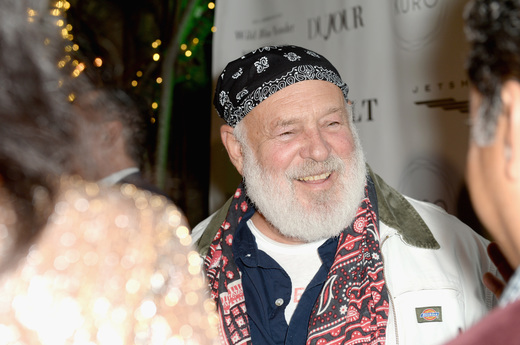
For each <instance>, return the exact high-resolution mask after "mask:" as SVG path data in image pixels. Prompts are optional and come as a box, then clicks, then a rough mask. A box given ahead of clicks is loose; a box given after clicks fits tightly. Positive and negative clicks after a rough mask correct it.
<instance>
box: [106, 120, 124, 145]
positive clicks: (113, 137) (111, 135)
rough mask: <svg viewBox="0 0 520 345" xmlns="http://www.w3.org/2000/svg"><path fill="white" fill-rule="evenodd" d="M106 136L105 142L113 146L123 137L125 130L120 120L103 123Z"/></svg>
mask: <svg viewBox="0 0 520 345" xmlns="http://www.w3.org/2000/svg"><path fill="white" fill-rule="evenodd" d="M103 126H104V130H105V132H104V136H103V142H104V143H105V144H106V145H109V146H113V145H115V143H116V142H117V141H118V140H119V139H120V138H121V135H122V133H121V132H122V131H123V124H122V123H121V122H120V121H109V122H105V123H104V124H103Z"/></svg>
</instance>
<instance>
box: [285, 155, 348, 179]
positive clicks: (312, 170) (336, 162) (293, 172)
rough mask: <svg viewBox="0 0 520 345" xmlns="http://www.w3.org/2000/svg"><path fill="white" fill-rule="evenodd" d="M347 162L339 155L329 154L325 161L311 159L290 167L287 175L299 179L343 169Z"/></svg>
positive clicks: (289, 177)
mask: <svg viewBox="0 0 520 345" xmlns="http://www.w3.org/2000/svg"><path fill="white" fill-rule="evenodd" d="M344 169H345V162H343V160H342V159H341V158H339V157H338V156H329V157H328V158H327V159H326V160H325V161H323V162H317V161H315V160H312V159H309V160H306V161H304V162H303V163H302V164H300V165H298V166H294V167H291V168H289V169H288V170H287V171H286V173H285V176H286V177H287V178H288V179H298V178H303V177H306V176H313V175H320V174H323V173H326V172H333V171H343V170H344Z"/></svg>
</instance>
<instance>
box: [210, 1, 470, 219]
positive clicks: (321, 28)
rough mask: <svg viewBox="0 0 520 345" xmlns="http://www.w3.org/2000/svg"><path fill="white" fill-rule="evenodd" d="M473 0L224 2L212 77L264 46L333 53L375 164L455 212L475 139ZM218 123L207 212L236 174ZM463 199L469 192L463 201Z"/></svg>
mask: <svg viewBox="0 0 520 345" xmlns="http://www.w3.org/2000/svg"><path fill="white" fill-rule="evenodd" d="M465 3H466V0H324V1H317V0H218V1H217V2H216V4H217V7H216V13H215V16H216V19H215V25H216V28H217V31H216V33H215V34H214V40H213V76H214V80H215V79H216V77H217V76H218V75H219V74H220V72H221V71H222V69H223V68H224V67H225V65H226V64H227V62H229V61H231V60H233V59H235V58H237V57H239V56H241V55H242V54H244V53H246V52H248V51H250V50H253V49H256V48H258V47H260V46H263V45H271V44H296V45H300V46H303V47H306V48H310V49H312V50H315V51H317V52H319V53H321V54H323V55H324V56H326V57H327V58H328V59H329V60H330V61H331V62H332V63H333V64H334V65H335V66H336V67H337V69H338V70H339V72H340V74H341V76H342V78H343V80H344V81H345V82H346V83H347V84H348V85H349V87H350V95H349V96H350V97H349V98H351V99H352V100H353V102H354V104H355V122H356V124H357V126H358V128H359V131H360V136H361V141H362V143H363V147H364V150H365V153H366V156H367V160H368V162H369V164H370V165H371V166H372V168H373V169H374V170H375V171H376V172H377V173H378V174H379V175H381V176H382V177H383V178H384V179H385V180H386V181H387V182H388V183H389V184H391V185H392V186H394V187H395V188H396V189H398V190H399V191H401V192H403V193H404V194H406V195H409V196H412V197H415V198H417V199H421V200H428V201H431V202H434V203H436V204H438V205H440V206H442V207H443V208H445V209H446V210H447V211H448V212H450V213H452V214H457V210H458V203H459V195H460V193H461V189H462V188H463V181H464V169H465V155H466V148H467V140H468V127H467V125H466V124H467V116H468V114H467V111H468V102H467V100H468V91H469V90H468V89H469V84H468V81H467V77H466V75H465V71H464V62H465V57H466V52H467V45H466V42H465V36H464V32H463V20H462V12H463V8H464V4H465ZM221 124H222V122H221V121H220V119H219V118H218V117H217V115H216V114H214V116H213V123H212V162H211V166H212V167H211V169H212V172H211V191H210V211H214V210H215V209H216V208H218V207H219V206H220V205H221V204H222V203H223V202H224V201H225V199H226V198H227V197H228V196H229V195H231V194H232V193H233V192H234V190H235V188H236V186H237V185H238V182H239V181H240V178H239V176H238V175H237V174H236V173H235V171H234V168H233V166H232V165H231V164H230V163H229V159H228V158H227V155H226V152H225V150H224V148H223V146H222V144H221V142H220V136H219V132H218V128H219V127H220V125H221ZM464 200H465V199H464Z"/></svg>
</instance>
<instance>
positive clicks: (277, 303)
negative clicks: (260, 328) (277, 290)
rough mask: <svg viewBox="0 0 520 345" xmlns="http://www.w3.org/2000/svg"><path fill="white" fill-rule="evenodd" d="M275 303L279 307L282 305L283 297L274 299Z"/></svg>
mask: <svg viewBox="0 0 520 345" xmlns="http://www.w3.org/2000/svg"><path fill="white" fill-rule="evenodd" d="M274 304H276V306H277V307H281V306H282V305H283V299H282V298H278V299H277V300H276V301H274Z"/></svg>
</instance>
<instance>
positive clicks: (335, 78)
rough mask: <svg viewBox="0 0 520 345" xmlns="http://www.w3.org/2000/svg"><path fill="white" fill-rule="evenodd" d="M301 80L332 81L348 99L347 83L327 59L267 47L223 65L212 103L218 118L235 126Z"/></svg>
mask: <svg viewBox="0 0 520 345" xmlns="http://www.w3.org/2000/svg"><path fill="white" fill-rule="evenodd" d="M304 80H324V81H328V82H331V83H333V84H335V85H337V86H338V87H339V88H340V89H341V91H343V95H344V96H345V99H347V95H348V86H347V84H345V83H344V82H343V81H342V80H341V77H340V75H339V73H338V71H337V70H336V68H334V66H332V64H331V63H330V62H329V61H328V60H327V59H326V58H324V57H323V56H321V55H319V54H317V53H315V52H313V51H311V50H308V49H305V48H301V47H297V46H268V47H263V48H259V49H257V50H254V51H252V52H250V53H248V54H246V55H244V56H242V57H240V58H238V59H236V60H234V61H231V62H230V63H229V64H228V65H227V66H226V68H225V69H224V71H223V72H222V74H221V75H220V77H219V78H218V81H217V87H216V89H215V97H214V99H213V104H214V105H215V108H216V109H217V112H218V114H219V116H220V117H221V118H223V119H224V120H225V121H226V122H227V123H228V125H230V126H232V127H235V126H236V124H237V123H238V122H240V120H242V119H243V118H244V116H246V115H247V114H248V113H249V112H250V111H251V110H252V109H253V108H254V107H256V106H257V105H258V104H260V102H262V101H263V100H265V99H266V98H267V97H269V96H271V95H272V94H274V93H275V92H277V91H280V90H281V89H283V88H284V87H287V86H290V85H292V84H295V83H297V82H300V81H304Z"/></svg>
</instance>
